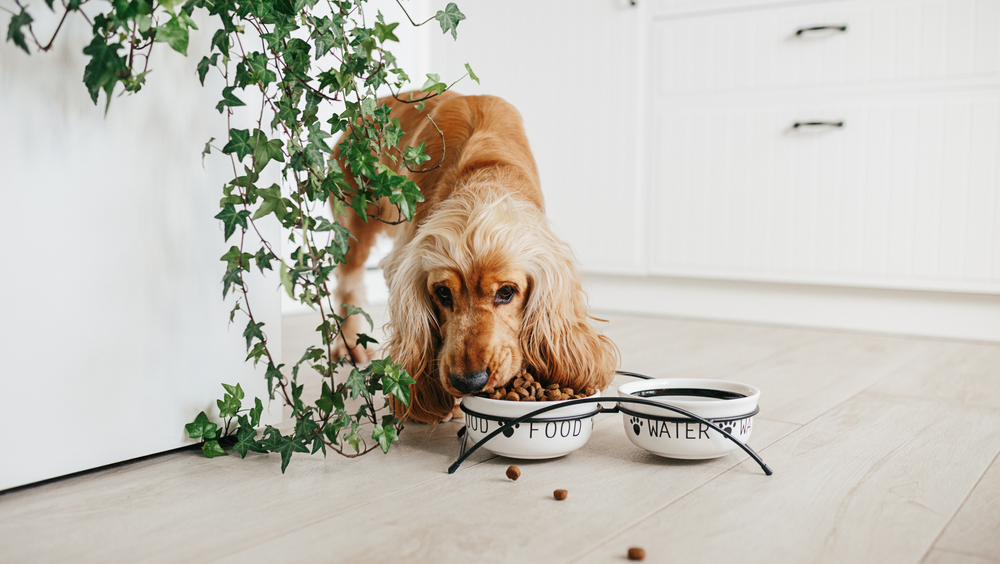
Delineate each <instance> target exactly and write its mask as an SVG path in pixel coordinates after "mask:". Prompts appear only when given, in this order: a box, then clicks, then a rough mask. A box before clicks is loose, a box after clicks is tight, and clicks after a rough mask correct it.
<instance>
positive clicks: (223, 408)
mask: <svg viewBox="0 0 1000 564" xmlns="http://www.w3.org/2000/svg"><path fill="white" fill-rule="evenodd" d="M45 3H46V6H47V7H48V8H49V9H50V10H52V11H53V12H56V13H57V14H58V13H60V12H61V16H60V19H59V23H58V26H57V27H56V29H55V31H54V32H53V34H52V36H51V38H50V39H49V40H48V41H47V42H44V41H43V40H40V39H39V38H38V37H37V36H36V33H35V30H34V28H33V25H32V24H33V22H34V19H33V18H32V16H31V15H30V13H29V11H28V8H29V7H28V6H25V5H23V4H22V3H21V0H14V4H15V6H16V8H17V9H9V8H0V9H3V10H5V11H7V12H9V13H10V14H11V19H10V24H9V26H8V29H7V40H8V41H11V42H13V43H14V44H15V45H16V46H18V47H20V48H21V49H23V50H24V51H25V52H26V53H29V54H30V53H31V47H34V48H35V49H36V50H37V51H48V50H49V49H51V48H52V46H53V44H54V41H55V39H56V36H57V35H58V33H59V31H60V30H61V29H62V27H63V23H64V22H65V21H66V19H67V17H68V16H69V15H70V14H71V13H72V14H77V15H79V16H80V17H82V18H84V19H86V20H87V22H88V23H89V24H90V25H91V28H92V31H93V38H92V40H91V41H90V43H89V44H88V45H87V46H86V47H84V49H83V53H84V54H85V55H87V56H88V57H89V61H88V63H87V66H86V68H85V70H84V75H83V83H84V85H85V86H86V88H87V90H88V92H89V93H90V97H91V99H92V100H93V102H94V103H95V104H96V103H97V102H98V99H99V97H100V94H101V92H103V93H104V96H105V112H107V110H108V107H109V106H110V103H111V99H112V97H113V95H114V94H115V91H116V90H118V91H119V92H122V91H123V92H129V93H133V92H138V91H139V90H140V89H141V88H142V86H143V85H144V84H145V82H146V78H147V75H148V74H149V72H150V68H149V63H150V60H151V57H152V53H153V49H154V48H155V46H156V44H157V43H166V44H167V45H168V46H169V47H170V48H171V49H173V50H174V51H177V52H178V53H180V54H182V55H185V56H186V55H187V48H188V42H189V34H190V30H197V29H198V28H197V26H196V24H195V21H194V19H193V18H192V16H193V15H194V12H195V10H205V11H207V12H208V14H209V15H210V16H212V17H214V18H217V19H216V20H215V21H217V22H218V23H219V24H220V28H219V29H218V30H217V31H215V33H214V34H213V35H212V39H211V51H210V55H209V56H206V57H203V58H202V59H201V61H200V62H199V63H198V65H197V74H198V79H199V81H200V82H201V84H202V85H204V84H205V78H206V76H207V75H208V73H210V72H218V73H219V74H220V75H221V77H222V79H223V80H224V82H225V86H224V87H223V89H222V92H221V99H220V100H219V103H218V104H217V105H216V109H217V110H218V111H219V112H220V113H224V114H225V115H226V116H227V128H228V131H227V137H226V140H225V143H219V144H215V139H214V138H213V139H210V140H209V141H208V142H207V143H206V144H205V146H204V150H203V151H202V153H203V155H208V154H211V153H212V152H213V150H214V151H215V152H219V153H222V154H224V155H227V156H228V158H229V160H230V162H231V163H232V170H233V178H232V180H230V181H229V182H227V183H226V184H225V185H224V186H223V190H222V199H221V201H220V203H219V206H220V211H219V213H218V214H217V215H216V216H215V218H216V219H218V220H220V221H221V222H222V224H223V226H224V229H223V235H224V237H225V240H226V241H227V242H229V241H230V240H233V242H234V244H232V246H231V247H230V249H229V250H228V251H227V252H226V253H225V254H224V255H223V256H222V257H221V260H222V261H223V262H225V265H226V267H225V273H224V275H223V278H222V296H223V299H225V298H226V296H228V295H229V294H230V292H233V293H235V294H236V296H237V299H236V302H235V305H234V307H233V309H232V311H231V312H230V315H229V319H230V322H231V323H232V322H234V321H235V320H236V316H237V315H241V316H245V318H246V320H247V324H246V327H245V329H244V331H243V336H244V337H245V338H246V346H247V352H248V354H247V357H246V360H247V361H248V362H249V361H253V363H254V366H257V365H258V364H259V363H263V365H264V367H265V370H264V374H265V378H266V379H267V385H268V392H269V394H270V398H271V399H272V400H273V399H274V398H275V396H276V395H277V396H278V397H279V398H280V400H281V401H282V402H283V403H284V405H286V406H289V407H290V408H291V409H292V412H293V416H294V419H295V426H294V431H293V432H292V433H291V434H288V435H283V434H282V433H281V432H280V431H279V430H278V429H277V428H275V427H273V426H270V425H268V426H266V427H265V429H264V430H263V433H262V434H261V435H262V436H261V437H260V438H258V431H257V429H256V427H257V426H258V424H259V423H260V418H261V414H262V412H263V402H262V401H261V400H260V398H254V401H253V407H244V405H243V402H244V399H246V398H245V394H244V391H243V389H242V387H241V386H240V385H239V384H237V385H236V386H231V385H229V384H223V387H224V389H225V393H224V395H223V397H222V399H220V400H218V401H217V405H218V409H219V417H220V420H221V421H222V422H223V424H222V426H221V427H220V426H219V425H217V424H216V423H213V422H211V421H210V420H209V417H208V415H207V414H206V413H205V412H204V411H203V412H201V413H199V414H198V416H197V417H196V418H195V420H194V421H193V422H191V423H189V424H188V425H186V431H187V433H188V435H189V436H190V437H191V438H192V439H200V440H201V441H202V444H201V448H202V452H204V454H205V455H206V456H208V457H215V456H223V455H227V454H228V453H229V452H228V451H227V450H226V447H229V448H230V449H231V451H232V452H238V453H239V454H240V456H241V457H245V456H246V454H247V452H251V451H252V452H260V453H268V452H276V453H279V454H280V455H281V471H282V472H284V471H285V468H287V466H288V463H289V461H290V460H291V456H292V454H293V453H295V452H311V453H312V454H315V453H317V452H319V451H322V452H323V454H324V455H326V453H327V451H328V450H332V451H333V452H336V453H338V454H341V455H343V456H348V457H355V456H360V455H363V454H365V453H368V452H371V451H372V450H375V449H380V450H382V451H383V452H388V450H389V447H390V446H391V444H392V443H393V442H394V441H396V440H397V439H398V436H399V432H400V431H401V430H402V421H400V420H399V419H397V418H396V417H395V416H394V414H393V413H392V412H391V410H389V409H388V397H389V396H393V397H395V398H397V399H398V400H399V401H400V402H402V403H403V404H405V405H409V401H410V385H411V384H413V383H414V380H413V379H412V378H411V377H410V375H409V374H407V373H406V371H405V370H403V368H402V367H401V366H400V365H399V364H398V363H396V362H394V361H393V360H392V359H391V358H385V359H380V360H375V361H373V362H371V364H369V365H368V366H364V367H361V366H358V365H356V364H355V362H354V360H353V359H352V358H351V355H350V354H347V355H345V356H343V357H336V356H335V354H334V344H335V343H336V342H337V339H342V340H343V343H344V345H345V346H346V347H347V349H348V350H351V349H352V348H354V347H357V346H367V345H368V344H372V343H375V342H376V341H375V339H373V338H371V337H370V336H368V335H365V334H361V335H359V336H358V339H357V342H355V343H348V342H347V341H346V337H345V336H344V335H343V333H342V331H341V328H342V325H343V323H344V321H345V320H346V319H347V318H348V317H350V316H353V315H361V316H363V317H364V318H365V319H366V320H367V321H368V323H369V326H370V327H371V318H370V317H369V316H368V314H367V313H365V312H364V311H362V310H361V309H359V308H357V307H355V306H354V305H351V304H335V303H333V298H332V296H333V292H332V291H331V289H330V284H331V281H332V276H333V271H334V269H336V268H337V265H338V264H341V263H343V262H344V260H345V254H346V253H347V251H348V248H349V246H350V239H351V237H352V235H351V233H350V232H349V231H348V230H347V229H346V228H345V227H343V226H342V225H340V224H339V223H337V222H331V221H329V220H327V219H326V218H325V217H323V214H322V213H321V211H322V209H323V208H324V206H327V205H332V207H333V211H334V215H335V217H336V216H340V215H345V214H346V213H347V212H348V208H351V209H353V210H354V212H356V213H357V214H358V215H359V216H361V217H363V218H366V221H367V220H376V221H382V219H380V218H381V217H386V215H384V214H383V211H384V210H382V209H380V207H381V206H383V205H391V206H394V207H395V208H396V210H397V211H398V215H397V216H396V217H398V218H399V220H398V222H403V221H409V220H411V219H412V218H413V214H414V211H415V209H416V205H417V203H419V202H422V201H423V196H422V195H421V192H420V188H419V187H418V186H417V184H416V183H414V182H413V181H412V180H411V179H410V177H409V176H407V175H406V173H405V171H404V170H403V169H406V171H409V172H423V171H425V170H430V169H432V168H434V167H433V166H430V167H429V168H427V169H420V167H421V165H423V164H424V163H425V162H426V161H428V160H430V157H428V156H427V155H426V154H425V153H424V147H423V145H422V144H421V145H420V146H417V147H401V146H400V140H401V138H402V137H403V135H404V131H402V129H401V127H400V124H399V121H398V120H397V119H395V118H392V117H390V116H389V107H388V106H387V105H384V104H380V103H379V97H378V95H377V90H378V89H380V88H388V89H389V90H390V92H392V95H393V96H395V97H396V98H397V99H399V100H401V101H405V102H407V103H413V104H417V106H418V108H420V109H423V108H422V107H423V105H424V104H425V103H426V100H428V99H429V98H432V97H434V96H438V95H440V94H441V93H443V92H445V91H446V90H447V89H448V88H450V86H449V85H448V84H446V83H445V82H443V81H442V80H441V78H440V77H439V76H438V75H436V74H428V75H427V80H426V81H425V82H424V83H423V86H422V87H421V88H420V89H419V91H418V92H416V93H415V94H414V93H410V94H408V95H400V94H399V92H400V91H401V90H402V89H403V88H404V86H405V85H406V84H408V83H409V82H410V78H409V77H408V76H407V74H406V73H405V72H404V71H403V69H401V68H400V67H399V66H398V65H397V62H396V59H395V57H393V55H392V53H391V52H390V51H389V50H388V48H387V44H388V43H391V42H398V41H399V39H398V38H397V37H396V35H395V33H394V31H395V29H396V28H397V27H398V25H399V24H398V23H388V22H386V20H385V18H384V17H383V15H382V14H381V13H380V12H377V13H376V14H374V17H373V14H370V13H366V12H365V7H366V6H365V3H366V0H322V1H321V0H186V1H184V2H181V1H179V0H111V1H110V3H107V4H104V3H102V4H101V8H97V9H94V10H88V11H91V13H93V14H95V15H93V16H91V15H88V14H87V13H86V12H85V10H84V7H85V6H88V5H90V4H91V0H58V5H57V4H56V0H45ZM397 4H398V5H399V8H400V10H401V12H402V14H403V15H405V16H406V18H407V19H408V20H409V21H410V23H411V24H412V25H415V26H420V25H424V24H426V23H429V22H431V21H437V22H438V23H439V24H440V26H441V30H442V32H443V33H450V34H451V35H452V37H453V38H456V39H457V27H458V24H459V22H461V21H462V20H463V19H465V16H464V15H463V14H462V12H461V11H459V9H458V7H457V6H456V5H455V4H454V3H449V4H447V5H446V6H445V8H444V9H443V10H440V11H438V12H437V13H436V14H435V15H434V16H433V17H431V18H429V19H427V20H426V21H423V22H420V23H417V22H415V21H413V19H412V18H411V17H410V15H409V14H408V13H407V12H406V9H405V7H404V6H403V3H402V2H401V0H397ZM465 68H466V71H467V72H466V74H465V75H464V76H463V77H462V78H464V77H465V76H468V77H470V78H471V79H473V80H475V81H476V82H478V81H479V79H478V78H477V77H476V75H475V74H474V73H473V71H472V69H471V68H470V67H469V65H466V67H465ZM459 80H461V78H460V79H459ZM456 82H457V81H456ZM452 84H454V83H452ZM250 95H252V96H253V97H254V100H256V99H257V98H259V99H260V108H259V110H255V111H254V114H253V115H254V120H253V121H254V124H255V125H254V126H253V127H251V128H248V129H238V128H234V127H232V118H233V115H234V108H238V107H241V106H246V103H245V102H244V98H246V99H250V98H248V96H250ZM247 109H249V108H247ZM321 113H322V114H323V118H321V117H320V114H321ZM327 115H330V117H329V118H326V116H327ZM324 118H325V119H324ZM428 119H431V118H430V117H428ZM431 123H433V121H432V122H431ZM434 127H435V128H436V127H437V126H436V125H434ZM439 133H440V131H439ZM338 134H344V135H343V140H342V142H341V143H340V144H339V146H338V149H339V158H340V159H341V160H342V161H343V162H344V163H345V164H346V165H347V166H348V167H349V168H350V171H351V174H352V175H353V177H354V180H355V182H356V184H357V187H356V188H355V187H352V186H351V185H350V184H348V182H347V181H346V180H345V176H344V170H343V169H342V168H341V166H340V164H339V163H338V161H337V160H336V159H333V158H332V155H333V153H334V149H333V147H331V146H330V140H331V139H332V138H334V137H335V136H337V135H338ZM218 145H222V146H221V148H220V147H219V146H218ZM384 158H388V159H389V160H391V161H392V162H393V163H396V164H397V167H396V170H394V169H393V168H390V167H387V166H384V165H382V164H380V161H382V160H383V159H384ZM269 166H271V167H277V168H279V169H280V178H281V183H282V185H283V186H284V187H285V190H284V191H283V190H282V185H279V184H270V185H265V184H266V182H262V181H261V178H262V174H263V173H264V171H265V170H266V169H267V168H268V167H269ZM286 194H287V195H286ZM384 202H388V204H385V203H384ZM271 216H273V217H274V218H275V219H276V220H277V221H278V222H280V224H281V225H282V226H283V227H284V228H286V229H287V230H288V232H289V233H290V236H289V243H290V244H291V245H292V247H293V248H294V252H292V253H291V255H292V257H293V259H292V260H290V261H287V262H286V261H285V260H283V259H281V258H279V257H278V255H277V253H275V252H274V247H273V246H272V244H271V242H269V241H268V240H267V239H265V238H264V237H263V236H262V234H261V230H260V229H258V222H260V221H263V220H269V219H270V217H271ZM248 232H249V233H252V235H254V237H249V238H248V237H247V234H248ZM234 237H235V239H233V238H234ZM250 239H254V240H259V241H261V243H260V245H259V246H256V245H251V243H250ZM253 247H256V248H253ZM275 268H277V270H278V274H279V277H280V280H281V284H282V286H283V287H284V290H285V291H286V292H287V293H288V294H289V296H291V297H292V298H294V299H296V300H297V301H299V302H301V303H303V304H307V305H308V306H310V307H311V308H313V309H314V310H316V311H317V312H318V313H319V315H320V316H321V318H322V322H321V324H320V325H319V327H317V332H319V334H320V336H321V342H322V346H319V347H309V348H308V349H307V350H306V352H305V354H304V355H303V356H302V358H300V359H298V360H297V361H296V362H295V363H294V364H293V365H292V366H291V367H287V366H286V365H285V364H280V363H277V362H276V361H275V357H274V356H273V355H272V352H271V350H270V348H269V346H268V339H267V333H266V332H265V330H264V323H263V322H259V321H257V319H256V318H255V317H254V314H253V309H252V307H251V302H250V295H249V291H248V287H247V284H246V281H245V276H247V275H248V274H250V273H252V271H253V270H254V269H257V270H258V271H259V272H260V274H263V273H264V271H265V270H272V271H273V270H274V269H275ZM338 311H341V312H344V314H343V315H338V313H337V312H338ZM302 366H309V367H312V368H314V369H315V370H316V371H317V372H319V374H320V375H321V377H322V389H321V392H320V395H319V397H318V398H316V399H315V401H313V402H311V403H307V402H306V401H305V400H304V399H303V397H302V392H303V388H304V385H303V384H300V383H299V378H298V376H299V369H300V368H301V367H302ZM341 369H344V371H345V372H347V373H348V375H347V377H346V378H338V373H340V372H341ZM379 392H381V394H382V397H381V400H382V401H379V395H378V393H379ZM348 398H350V399H351V400H355V401H353V402H351V404H350V405H358V404H360V407H357V408H356V409H355V408H353V407H348V401H347V400H348ZM368 429H371V433H370V435H369V434H368ZM369 439H370V440H369Z"/></svg>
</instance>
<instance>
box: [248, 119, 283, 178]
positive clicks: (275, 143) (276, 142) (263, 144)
mask: <svg viewBox="0 0 1000 564" xmlns="http://www.w3.org/2000/svg"><path fill="white" fill-rule="evenodd" d="M250 144H251V145H253V146H254V153H253V166H254V170H255V171H256V172H260V171H261V170H263V169H264V167H265V166H267V163H268V162H270V161H272V160H275V161H278V162H285V154H284V152H283V151H282V146H283V144H282V142H281V139H268V138H267V137H266V136H265V135H264V132H262V131H261V130H259V129H255V130H254V131H253V135H252V136H251V137H250Z"/></svg>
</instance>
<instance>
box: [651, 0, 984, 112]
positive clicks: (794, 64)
mask: <svg viewBox="0 0 1000 564" xmlns="http://www.w3.org/2000/svg"><path fill="white" fill-rule="evenodd" d="M820 26H834V27H835V28H836V27H840V26H844V27H846V31H839V30H837V29H828V30H817V31H802V33H800V34H797V32H798V31H799V30H806V29H809V28H814V27H820ZM653 36H654V37H653V39H654V49H655V57H654V65H655V66H654V69H653V75H654V77H655V83H656V90H657V94H658V95H661V96H663V95H666V96H671V95H688V94H706V93H724V92H747V91H756V90H767V89H776V88H796V87H816V86H836V85H871V84H884V83H893V82H903V83H912V82H913V81H936V82H941V81H945V82H947V81H954V80H958V79H979V80H986V81H996V80H998V79H1000V0H905V1H889V0H886V1H871V0H867V1H852V2H830V3H820V4H810V5H804V6H791V7H783V8H771V9H760V10H752V11H744V12H737V13H725V14H720V15H711V16H697V17H685V18H678V19H672V20H662V21H657V22H656V23H655V24H654V32H653Z"/></svg>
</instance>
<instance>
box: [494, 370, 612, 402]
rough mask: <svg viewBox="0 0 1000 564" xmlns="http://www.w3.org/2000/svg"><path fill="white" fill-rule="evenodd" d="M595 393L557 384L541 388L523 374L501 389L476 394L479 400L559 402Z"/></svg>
mask: <svg viewBox="0 0 1000 564" xmlns="http://www.w3.org/2000/svg"><path fill="white" fill-rule="evenodd" d="M596 393H597V388H593V387H590V386H587V387H586V388H584V389H582V390H574V389H573V388H561V387H559V384H549V385H548V386H543V385H542V383H541V382H536V381H535V377H534V376H532V375H531V374H529V373H527V372H525V373H524V374H521V375H520V376H518V377H517V378H514V379H513V380H511V381H510V382H508V383H507V385H506V386H503V387H502V388H486V389H485V390H483V391H481V392H479V393H478V394H476V395H477V396H479V397H481V398H489V399H495V400H507V401H559V400H568V399H580V398H585V397H587V396H592V395H594V394H596Z"/></svg>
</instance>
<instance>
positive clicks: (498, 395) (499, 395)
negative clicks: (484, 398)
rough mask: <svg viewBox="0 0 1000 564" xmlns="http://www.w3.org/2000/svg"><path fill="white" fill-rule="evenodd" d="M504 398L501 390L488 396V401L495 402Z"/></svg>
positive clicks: (504, 395)
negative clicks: (492, 400) (493, 400)
mask: <svg viewBox="0 0 1000 564" xmlns="http://www.w3.org/2000/svg"><path fill="white" fill-rule="evenodd" d="M504 397H506V394H504V393H503V390H496V391H494V392H493V394H492V395H490V399H495V400H502V399H503V398H504Z"/></svg>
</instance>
